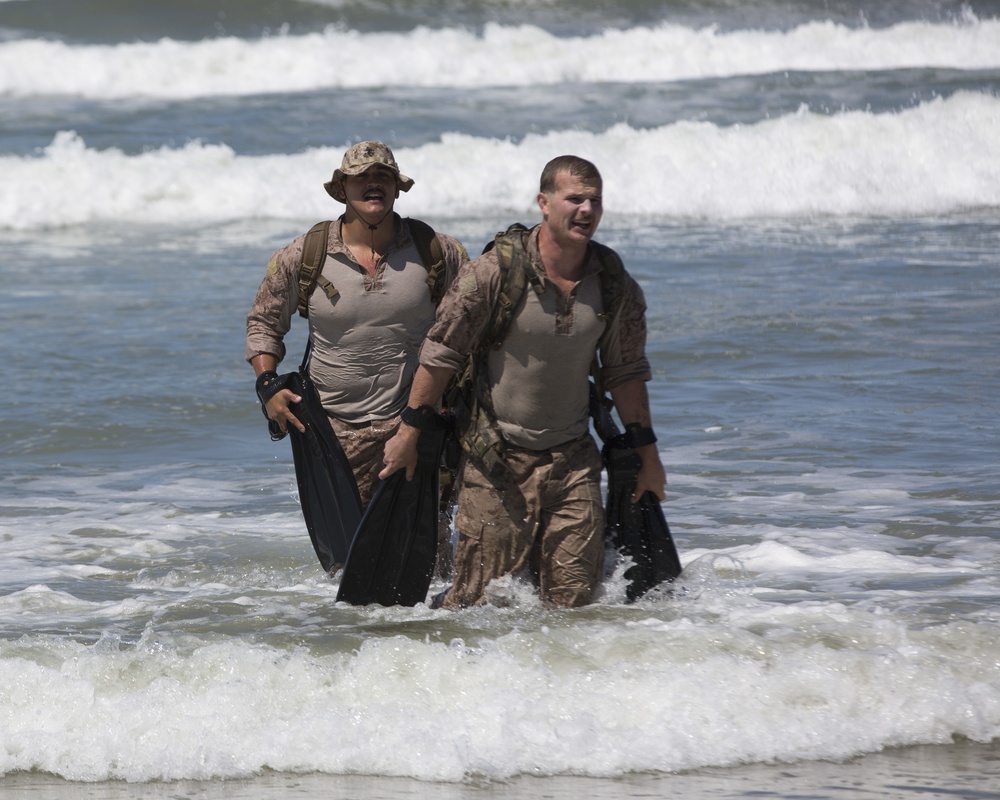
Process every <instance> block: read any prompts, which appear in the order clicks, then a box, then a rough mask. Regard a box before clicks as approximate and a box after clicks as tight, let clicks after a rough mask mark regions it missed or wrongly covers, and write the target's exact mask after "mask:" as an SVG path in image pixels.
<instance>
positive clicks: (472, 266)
mask: <svg viewBox="0 0 1000 800" xmlns="http://www.w3.org/2000/svg"><path fill="white" fill-rule="evenodd" d="M527 252H528V255H529V258H530V260H531V264H532V268H533V269H534V271H535V273H536V275H537V276H538V278H539V280H540V284H541V286H542V287H543V291H542V293H541V295H540V298H539V299H535V298H533V297H532V290H531V289H528V290H526V292H525V296H524V299H523V300H522V307H521V308H519V310H518V311H517V314H516V315H515V318H514V321H513V323H512V325H511V331H510V332H509V334H508V338H507V339H505V341H504V344H503V345H502V347H501V348H500V351H494V352H492V353H490V355H489V358H488V360H489V363H490V365H491V366H490V367H489V368H488V369H487V372H488V373H489V377H488V378H487V381H488V382H490V383H492V384H493V386H494V387H495V386H496V385H498V384H499V383H500V382H501V381H502V380H503V372H504V369H505V368H507V369H509V367H510V363H511V360H509V356H510V353H505V352H504V351H505V350H508V349H510V348H511V347H513V346H514V345H512V341H515V340H516V341H519V342H521V345H520V346H521V347H522V348H528V347H531V348H533V349H532V351H531V352H530V354H529V355H530V359H527V358H524V356H525V355H526V353H525V352H518V353H517V354H516V356H517V357H516V358H514V359H513V361H520V362H526V361H528V360H533V361H538V360H541V361H542V362H546V358H547V356H548V352H547V351H548V350H549V349H550V348H553V347H554V343H555V344H557V345H559V347H558V348H555V349H556V350H559V352H563V353H564V352H568V350H567V348H566V347H565V346H564V343H561V342H558V340H557V339H556V337H567V336H568V337H572V336H573V335H574V328H575V327H576V326H578V325H583V324H590V325H591V326H593V324H594V318H595V317H596V318H601V316H602V314H603V308H602V307H601V302H600V292H599V288H598V289H595V286H598V285H599V277H598V275H597V273H598V272H599V271H600V270H601V269H602V265H601V263H600V260H599V259H598V258H597V257H596V256H595V255H594V254H593V253H591V255H590V256H589V257H588V260H587V262H586V263H585V265H584V273H583V278H582V279H581V280H580V282H579V283H578V284H577V287H576V288H575V289H574V292H573V293H572V295H571V296H570V297H569V298H568V300H567V299H566V298H562V297H561V292H560V290H559V289H558V288H557V287H555V286H553V285H552V284H551V283H550V282H549V281H548V280H547V279H546V276H545V270H544V267H543V266H542V263H541V257H540V255H539V254H538V229H537V228H536V229H535V230H534V231H533V232H532V234H531V237H530V238H529V241H528V249H527ZM623 280H624V287H623V292H622V302H621V306H620V307H619V309H618V313H617V314H615V315H614V317H613V318H611V319H610V320H608V319H606V317H605V318H604V321H603V326H604V327H603V330H601V331H600V332H599V335H598V339H597V341H598V343H597V345H596V350H597V351H598V352H599V354H600V364H601V378H602V381H603V383H604V386H605V388H607V389H613V388H615V387H616V386H620V385H622V384H625V383H628V382H631V381H634V380H643V381H648V380H649V379H650V377H651V371H650V367H649V362H648V360H647V359H646V356H645V344H646V325H645V308H646V306H645V300H644V298H643V294H642V290H641V289H640V288H639V286H638V284H637V283H636V282H635V281H634V280H633V279H632V278H631V277H630V276H628V275H627V274H625V275H624V276H623ZM500 287H501V274H500V266H499V263H498V261H497V255H496V251H495V250H492V251H490V252H488V253H486V254H485V255H483V256H481V257H480V258H478V259H477V260H476V261H474V262H471V263H469V264H466V265H465V266H464V267H463V268H462V269H461V271H460V272H459V276H458V278H456V280H455V282H454V283H453V284H452V285H451V287H450V288H449V290H448V292H447V294H446V295H445V297H444V299H443V300H442V301H441V304H440V306H439V307H438V314H437V320H436V322H435V324H434V325H433V326H432V328H431V329H430V331H429V332H428V334H427V338H426V339H425V340H424V344H423V345H422V346H421V350H420V363H421V364H423V365H425V366H428V367H447V368H449V369H453V370H458V369H460V368H461V367H462V366H463V364H464V362H465V358H466V355H467V353H468V352H469V351H470V350H471V348H472V346H473V342H474V340H475V338H476V336H477V334H479V333H480V332H481V331H482V330H483V329H484V327H485V326H486V323H487V322H488V320H489V319H490V317H491V315H492V313H493V309H494V308H495V307H496V304H497V295H498V292H499V290H500ZM552 293H556V294H558V295H560V296H559V297H557V298H552ZM584 295H586V296H587V297H589V298H591V300H590V306H588V307H587V308H583V307H581V304H577V303H575V302H574V298H575V297H577V296H580V297H582V296H584ZM595 297H596V298H597V301H596V303H594V300H593V298H595ZM529 304H534V307H532V308H531V314H533V315H534V316H533V317H532V323H533V324H534V323H535V322H536V321H537V319H538V318H539V316H540V315H541V314H542V313H543V312H542V311H540V309H543V310H544V309H546V308H554V309H556V311H555V312H554V313H552V314H551V315H549V316H548V317H547V319H548V323H547V326H548V327H547V329H536V328H532V329H531V330H529V331H516V328H517V326H518V324H519V319H520V318H521V317H522V316H525V315H527V314H528V313H529V312H528V311H527V310H526V309H528V308H529ZM595 306H596V307H595ZM588 315H589V316H588ZM560 348H561V349H560ZM593 353H594V349H590V350H589V353H584V358H583V359H579V358H578V359H577V360H576V362H574V366H573V367H572V369H573V370H575V371H576V374H573V375H569V376H566V375H564V374H561V373H560V372H559V370H560V369H562V368H563V365H561V364H558V363H554V359H553V361H549V362H546V363H545V364H543V365H542V366H543V369H541V370H539V369H538V368H537V367H536V368H535V370H534V371H533V372H530V373H526V374H530V375H531V376H532V377H531V382H532V384H533V385H530V386H523V387H521V388H522V389H523V394H524V395H525V396H528V397H531V398H533V401H532V402H534V404H535V405H534V407H535V408H536V409H537V413H536V414H535V415H534V416H533V417H528V418H527V419H528V422H529V423H530V422H531V421H533V420H534V419H535V418H537V417H543V418H545V419H546V422H545V425H544V426H543V425H541V424H535V426H534V427H536V428H537V430H530V428H531V427H532V426H531V425H530V424H526V425H525V427H524V429H523V430H521V431H520V432H519V440H518V441H516V442H513V443H511V442H510V438H511V436H510V435H508V436H506V437H505V438H506V439H507V447H506V459H505V462H506V467H507V469H506V470H505V469H503V468H501V469H500V470H498V471H494V472H493V473H492V474H487V471H486V470H485V469H484V468H483V466H482V465H481V464H477V463H474V462H473V460H472V459H471V458H470V459H466V463H465V465H464V467H463V469H462V475H461V491H460V494H459V503H458V513H457V515H456V518H455V527H456V528H457V529H458V531H459V534H460V537H459V541H458V546H457V549H456V553H455V579H454V584H453V586H452V587H451V588H450V589H449V591H448V592H447V594H446V595H445V596H444V597H443V598H442V600H441V604H442V605H443V606H445V607H456V606H467V605H472V604H475V603H482V602H484V601H485V599H486V598H485V592H486V590H487V586H488V584H489V583H490V581H492V580H494V579H496V578H499V577H502V576H504V575H509V574H517V573H519V572H521V571H522V570H525V569H526V568H529V569H530V570H531V571H532V572H533V573H534V575H535V576H536V577H537V579H538V582H539V589H540V593H541V597H542V599H543V601H544V602H546V603H550V604H553V605H558V606H564V607H568V606H579V605H584V604H586V603H588V602H590V600H591V599H592V595H593V591H594V589H595V588H596V586H597V584H598V581H599V579H600V575H601V568H602V563H601V561H602V557H603V552H604V510H603V506H602V501H601V492H600V475H601V459H600V454H599V452H598V450H597V446H596V444H595V442H594V440H593V438H592V437H591V436H590V433H589V417H588V403H587V397H588V392H587V378H588V375H589V369H588V367H589V365H590V359H591V356H592V355H593ZM504 358H508V360H507V361H504ZM560 358H561V356H560ZM581 364H586V366H580V365H581ZM563 371H565V370H563ZM553 375H559V378H558V380H556V381H551V380H549V379H550V378H551V377H552V376H553ZM553 384H554V385H553ZM491 388H493V387H491ZM512 396H513V393H511V392H502V393H500V397H508V398H509V397H512ZM496 399H497V395H496V394H494V404H493V410H494V412H495V414H496V417H497V419H498V420H499V421H500V423H501V424H502V425H503V424H505V425H506V428H505V430H507V431H513V423H514V422H515V421H516V420H517V419H518V417H517V414H514V415H513V416H511V415H509V414H508V412H509V411H510V409H508V408H504V407H501V406H499V405H498V404H497V403H496V402H495V401H496ZM505 402H513V403H514V404H515V405H516V403H517V400H513V401H510V400H508V401H505ZM529 405H530V403H529ZM518 413H519V414H521V415H522V417H524V415H525V412H524V410H520V411H519V412H518ZM553 429H555V430H560V431H564V432H565V433H564V434H563V435H564V436H565V437H566V438H565V439H564V440H563V441H560V442H556V443H552V442H551V441H549V440H550V439H551V435H552V430H553ZM533 437H534V438H535V439H536V440H537V443H541V442H545V443H544V444H536V446H532V442H531V441H530V439H532V438H533Z"/></svg>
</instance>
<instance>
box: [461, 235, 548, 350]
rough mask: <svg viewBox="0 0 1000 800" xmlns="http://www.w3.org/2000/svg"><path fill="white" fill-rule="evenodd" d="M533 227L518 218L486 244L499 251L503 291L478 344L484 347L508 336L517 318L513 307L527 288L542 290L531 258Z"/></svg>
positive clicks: (498, 259)
mask: <svg viewBox="0 0 1000 800" xmlns="http://www.w3.org/2000/svg"><path fill="white" fill-rule="evenodd" d="M530 233H531V229H530V228H527V227H525V226H524V225H522V224H521V223H520V222H515V223H514V224H513V225H511V226H510V227H509V228H507V230H505V231H501V232H500V233H498V234H497V235H496V236H495V237H494V238H493V240H492V241H490V242H488V243H487V245H486V247H484V248H483V252H484V253H488V252H489V251H490V250H493V249H494V248H495V249H496V251H497V262H498V263H499V264H500V293H499V295H498V296H497V305H496V308H494V309H493V316H492V317H491V319H490V324H489V327H487V329H486V330H485V331H484V332H483V334H482V336H481V337H480V340H479V345H478V348H477V349H479V350H481V351H485V350H487V349H490V348H493V349H495V348H498V347H500V345H501V344H503V340H504V339H505V338H506V337H507V330H508V329H509V328H510V323H511V322H512V321H513V319H514V311H515V310H516V309H517V305H518V303H520V302H521V298H522V297H523V296H524V290H525V289H527V288H528V285H529V284H530V285H531V287H532V288H533V289H534V290H535V291H536V292H540V291H541V290H542V283H541V280H540V279H539V277H538V275H537V274H536V273H535V270H534V269H532V267H531V263H530V261H529V259H528V250H527V247H528V236H529V234H530Z"/></svg>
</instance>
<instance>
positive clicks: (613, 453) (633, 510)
mask: <svg viewBox="0 0 1000 800" xmlns="http://www.w3.org/2000/svg"><path fill="white" fill-rule="evenodd" d="M603 455H604V463H605V466H606V467H607V470H608V498H607V504H606V508H605V513H606V517H607V535H608V537H609V539H610V540H611V543H612V544H613V545H614V546H615V547H616V548H617V549H618V551H619V552H621V553H622V554H623V555H627V556H630V557H631V558H632V561H633V562H634V563H633V565H632V566H631V567H629V568H628V569H627V570H626V571H625V578H626V579H627V580H628V581H629V585H628V588H627V589H626V590H625V594H626V597H627V598H628V600H629V602H630V603H631V602H635V601H636V600H638V599H639V598H640V597H642V596H643V595H644V594H645V593H646V592H648V591H649V590H650V589H653V588H655V587H656V586H659V585H660V584H661V583H663V582H664V581H672V580H674V579H675V578H677V576H678V575H680V574H681V562H680V557H679V556H678V555H677V548H676V546H675V545H674V539H673V536H671V534H670V528H669V527H668V526H667V520H666V517H664V516H663V507H662V506H661V505H660V502H659V500H658V499H657V498H656V495H654V494H653V493H652V492H644V493H643V495H642V497H641V498H640V499H639V502H638V503H633V502H632V493H633V492H634V491H635V481H636V475H637V473H638V472H639V467H640V466H641V464H642V462H641V461H640V459H639V456H637V455H636V454H635V451H634V450H632V449H631V448H630V447H628V446H627V445H625V444H624V443H623V442H621V439H620V438H618V437H616V438H614V439H611V440H609V442H608V443H607V444H605V446H604V451H603Z"/></svg>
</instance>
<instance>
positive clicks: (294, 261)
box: [246, 236, 305, 361]
mask: <svg viewBox="0 0 1000 800" xmlns="http://www.w3.org/2000/svg"><path fill="white" fill-rule="evenodd" d="M304 240H305V237H304V236H300V237H299V238H298V239H296V240H295V241H293V242H292V243H291V244H289V245H288V246H287V247H284V248H282V249H281V250H278V251H276V252H275V253H274V254H273V255H272V256H271V259H270V260H269V261H268V263H267V272H266V274H265V275H264V280H263V281H261V284H260V288H258V290H257V296H256V297H255V298H254V301H253V305H251V307H250V311H249V313H248V314H247V338H246V360H247V361H250V360H251V359H252V358H253V357H254V356H257V355H260V354H261V353H268V354H269V355H273V356H274V357H275V358H277V359H278V361H281V360H282V359H284V357H285V344H284V337H285V334H286V333H288V331H289V329H290V328H291V325H292V315H293V314H294V313H295V310H296V307H297V306H298V302H299V285H298V277H297V276H298V264H299V261H300V260H301V258H302V244H303V241H304Z"/></svg>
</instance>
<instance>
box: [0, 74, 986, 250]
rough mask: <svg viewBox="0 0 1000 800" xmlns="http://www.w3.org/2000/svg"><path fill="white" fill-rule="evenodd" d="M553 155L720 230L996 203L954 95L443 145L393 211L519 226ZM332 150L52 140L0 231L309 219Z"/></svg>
mask: <svg viewBox="0 0 1000 800" xmlns="http://www.w3.org/2000/svg"><path fill="white" fill-rule="evenodd" d="M567 152H573V153H577V154H578V155H581V156H584V157H586V158H590V159H591V160H592V161H594V162H595V163H596V164H597V165H598V166H599V167H602V168H603V171H604V173H605V176H604V177H605V208H606V211H607V213H609V214H620V215H652V216H667V217H702V218H710V219H729V218H745V217H800V216H809V215H860V216H866V215H907V214H914V215H917V214H937V213H949V212H953V211H957V210H964V209H969V208H994V207H997V206H1000V99H998V98H996V97H994V96H991V95H987V94H980V93H973V92H960V93H957V94H955V95H953V96H952V97H950V98H947V99H944V98H938V99H935V100H931V101H929V102H925V103H922V104H920V105H919V106H916V107H914V108H909V109H905V110H902V111H898V112H892V113H881V114H876V113H871V112H867V111H846V112H841V113H836V114H832V115H828V114H820V113H816V112H813V111H810V110H809V109H808V108H805V107H803V108H801V109H800V110H799V111H798V112H796V113H793V114H789V115H787V116H784V117H781V118H778V119H774V120H765V121H762V122H759V123H756V124H754V125H734V126H721V125H715V124H712V123H708V122H677V123H674V124H671V125H665V126H662V127H659V128H654V129H649V130H645V129H636V128H632V127H630V126H629V125H626V124H618V125H615V126H614V127H612V128H610V129H608V130H606V131H603V132H598V133H589V132H586V131H552V132H549V133H545V134H531V135H528V136H526V137H525V138H524V139H523V140H522V141H520V142H514V141H511V140H498V139H488V138H482V137H475V136H470V135H466V134H459V133H451V134H445V135H443V136H442V138H441V140H440V141H438V142H432V143H429V144H425V145H422V146H419V147H415V148H398V149H397V150H396V156H397V159H398V160H399V162H400V163H401V164H402V165H404V166H405V170H406V172H407V173H408V174H410V175H413V176H414V177H416V178H417V186H416V187H415V188H414V189H413V191H411V192H410V193H408V194H407V195H405V196H403V197H401V198H400V201H399V203H398V208H399V209H400V210H401V211H402V212H403V213H404V214H412V215H414V216H421V215H423V216H434V217H462V218H466V217H469V216H483V217H489V218H491V219H492V218H495V217H496V216H500V217H502V218H507V217H512V218H522V219H525V220H526V221H527V220H531V219H534V218H536V217H537V208H536V207H535V205H534V197H535V194H536V192H537V181H538V175H539V173H540V172H541V168H542V166H543V165H544V164H545V162H546V161H548V160H549V158H551V157H552V156H554V155H558V154H560V153H567ZM341 155H342V151H341V149H340V148H318V149H312V150H307V151H305V152H302V153H297V154H290V155H269V156H240V155H237V154H236V153H234V151H233V150H232V149H231V148H229V147H227V146H225V145H205V144H201V143H199V142H191V143H189V144H187V145H185V146H184V147H181V148H167V147H163V148H160V149H157V150H151V151H148V152H144V153H141V154H138V155H127V154H125V153H123V152H122V151H120V150H117V149H114V148H112V149H107V150H95V149H93V148H90V147H88V146H87V145H86V143H85V142H84V141H83V140H82V139H81V138H80V137H78V136H77V135H75V134H74V133H72V132H69V131H64V132H62V133H60V134H58V135H57V136H56V137H55V138H54V140H53V142H52V144H51V145H49V146H48V147H46V148H45V149H44V150H43V152H42V153H41V154H40V155H39V156H32V157H20V156H4V157H0V171H2V172H3V174H4V178H5V184H6V185H5V191H4V193H3V194H2V195H0V228H9V229H18V230H32V229H38V228H44V227H47V226H56V227H58V226H69V225H80V224H86V223H92V222H100V221H123V222H137V223H150V224H185V225H188V224H197V223H212V222H223V221H230V220H242V219H253V218H267V217H270V218H278V219H281V218H288V219H320V218H322V217H323V216H324V215H327V216H328V215H329V214H330V213H331V206H330V199H329V197H328V196H327V194H326V192H325V191H324V190H323V188H322V182H323V180H326V179H327V177H328V176H329V173H330V171H331V168H332V165H334V164H337V163H339V162H340V158H341Z"/></svg>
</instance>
